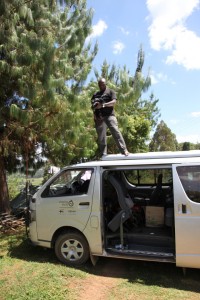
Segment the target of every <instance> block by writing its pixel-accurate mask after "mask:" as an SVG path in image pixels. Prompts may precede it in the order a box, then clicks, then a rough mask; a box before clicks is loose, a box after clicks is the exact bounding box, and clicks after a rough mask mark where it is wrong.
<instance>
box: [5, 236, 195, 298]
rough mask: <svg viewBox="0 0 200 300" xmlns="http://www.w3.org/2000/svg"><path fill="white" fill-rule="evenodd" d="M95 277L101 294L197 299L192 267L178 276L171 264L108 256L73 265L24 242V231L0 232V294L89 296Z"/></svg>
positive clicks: (7, 296)
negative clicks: (63, 262) (93, 262)
mask: <svg viewBox="0 0 200 300" xmlns="http://www.w3.org/2000/svg"><path fill="white" fill-rule="evenodd" d="M102 279H103V280H104V281H102ZM95 280H96V282H97V283H98V284H96V286H95V289H96V290H95V294H96V295H101V294H102V290H103V289H105V290H106V292H105V294H104V296H103V297H101V299H104V298H105V300H115V299H123V300H132V299H133V300H135V299H136V300H137V299H142V300H176V299H177V300H178V299H181V300H197V299H200V270H198V269H188V270H187V272H186V276H184V275H183V272H182V269H181V268H177V267H176V266H175V265H173V264H165V263H152V262H142V261H131V260H120V259H110V258H101V259H99V261H98V262H97V265H96V266H95V267H93V266H92V265H91V263H90V262H88V263H87V264H86V265H84V266H83V267H81V268H77V269H76V268H70V267H66V266H64V265H62V264H60V263H59V262H58V260H57V259H56V257H55V254H54V251H53V250H51V249H46V250H45V249H43V248H41V247H33V246H32V245H30V244H29V243H28V241H27V238H26V235H25V232H24V231H21V232H18V233H16V234H10V235H8V234H7V235H1V236H0V300H10V299H13V300H14V299H15V300H18V299H19V300H28V299H32V300H40V299H41V300H43V299H47V300H51V299H55V300H62V299H67V300H76V299H80V298H83V299H84V296H85V297H87V300H91V299H95V296H94V295H93V298H90V297H89V294H88V293H89V291H90V287H92V285H93V284H94V281H95ZM107 280H108V282H109V284H110V281H111V283H112V280H113V281H114V284H112V285H111V286H110V288H109V285H108V286H107V287H105V288H104V284H105V283H106V282H107ZM90 282H91V283H90ZM102 282H103V283H102ZM84 287H85V290H84ZM98 289H99V290H98ZM80 291H82V292H81V295H80ZM97 299H100V298H98V297H97Z"/></svg>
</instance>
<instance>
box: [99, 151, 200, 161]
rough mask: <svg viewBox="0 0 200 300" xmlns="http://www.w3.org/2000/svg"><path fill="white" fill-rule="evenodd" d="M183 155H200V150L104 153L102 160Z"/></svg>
mask: <svg viewBox="0 0 200 300" xmlns="http://www.w3.org/2000/svg"><path fill="white" fill-rule="evenodd" d="M182 157H200V150H190V151H160V152H146V153H129V155H127V156H125V155H123V154H108V155H104V156H103V157H102V158H101V160H103V161H105V160H136V159H137V160H138V159H159V158H160V159H162V158H182Z"/></svg>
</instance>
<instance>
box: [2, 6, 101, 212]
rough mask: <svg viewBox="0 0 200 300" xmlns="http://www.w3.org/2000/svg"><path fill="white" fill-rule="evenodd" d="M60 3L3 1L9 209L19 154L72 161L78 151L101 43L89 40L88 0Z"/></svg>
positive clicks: (4, 135) (4, 142)
mask: <svg viewBox="0 0 200 300" xmlns="http://www.w3.org/2000/svg"><path fill="white" fill-rule="evenodd" d="M59 3H60V5H57V1H56V0H52V1H46V0H34V1H33V0H30V1H24V0H19V1H16V0H11V1H7V0H2V1H1V3H0V29H1V30H0V78H1V86H0V167H1V168H0V169H1V171H0V173H1V172H2V173H1V174H0V181H1V182H0V194H1V195H2V196H3V198H2V199H3V200H2V199H1V200H2V203H1V205H2V204H3V205H2V206H3V207H1V208H0V210H2V209H6V210H7V209H8V207H7V205H5V203H8V201H7V200H8V193H7V187H6V175H5V169H9V165H11V168H13V167H14V166H15V164H16V159H17V158H18V157H19V156H21V158H22V159H23V160H24V161H25V165H26V168H28V164H30V162H31V161H32V162H33V161H34V159H35V156H36V153H37V152H36V150H37V149H38V148H40V149H42V150H43V155H45V156H46V157H56V154H58V151H59V153H60V154H61V155H62V158H63V160H65V161H68V162H69V161H71V160H72V158H73V157H74V156H75V155H76V153H75V145H76V141H77V136H78V135H79V119H78V115H77V114H76V112H78V111H79V109H80V101H79V97H78V93H79V91H80V87H81V85H82V83H83V82H84V80H85V79H86V78H87V75H88V73H89V72H90V69H91V63H92V60H93V58H94V57H95V55H96V52H97V46H96V45H95V47H94V49H93V50H92V49H91V46H90V45H87V46H85V44H84V43H85V39H86V37H87V36H88V35H89V33H90V32H91V19H92V12H91V10H87V8H86V1H85V0H79V1H77V0H74V1H64V0H63V1H59ZM61 4H62V5H61ZM58 149H59V150H58Z"/></svg>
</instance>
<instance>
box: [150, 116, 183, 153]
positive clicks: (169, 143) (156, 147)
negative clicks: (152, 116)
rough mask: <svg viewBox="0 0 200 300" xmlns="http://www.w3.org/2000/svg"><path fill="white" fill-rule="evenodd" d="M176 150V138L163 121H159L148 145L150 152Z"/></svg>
mask: <svg viewBox="0 0 200 300" xmlns="http://www.w3.org/2000/svg"><path fill="white" fill-rule="evenodd" d="M177 149H178V142H177V140H176V136H175V134H174V133H172V131H171V129H170V128H168V127H167V125H166V124H165V122H164V121H161V122H160V123H159V124H158V126H157V128H156V131H155V133H154V135H153V138H152V140H151V142H150V144H149V150H150V151H176V150H177Z"/></svg>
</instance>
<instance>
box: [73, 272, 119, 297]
mask: <svg viewBox="0 0 200 300" xmlns="http://www.w3.org/2000/svg"><path fill="white" fill-rule="evenodd" d="M118 284H119V279H118V278H113V277H104V276H97V275H89V276H88V277H87V278H86V279H83V280H77V281H73V283H72V284H70V289H73V290H74V294H75V296H76V299H87V300H94V299H95V300H105V299H109V295H110V294H111V293H112V290H113V289H114V288H115V287H116V286H117V285H118Z"/></svg>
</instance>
